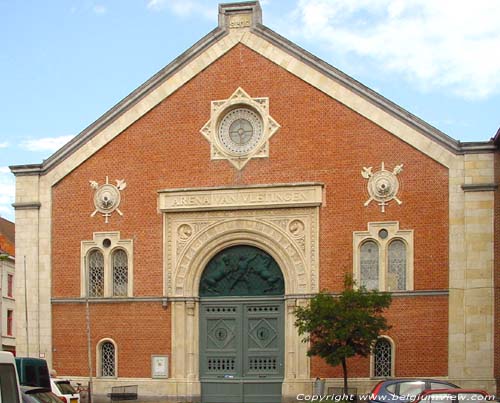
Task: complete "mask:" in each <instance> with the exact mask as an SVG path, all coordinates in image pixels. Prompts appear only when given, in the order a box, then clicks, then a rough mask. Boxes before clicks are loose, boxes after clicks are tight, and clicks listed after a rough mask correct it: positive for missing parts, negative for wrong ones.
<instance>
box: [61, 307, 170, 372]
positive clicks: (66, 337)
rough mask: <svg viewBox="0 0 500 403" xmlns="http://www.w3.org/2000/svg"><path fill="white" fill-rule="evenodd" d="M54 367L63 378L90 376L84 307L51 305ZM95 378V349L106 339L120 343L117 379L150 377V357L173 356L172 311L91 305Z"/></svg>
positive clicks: (167, 309)
mask: <svg viewBox="0 0 500 403" xmlns="http://www.w3.org/2000/svg"><path fill="white" fill-rule="evenodd" d="M52 315H53V318H54V321H53V329H52V331H53V340H54V344H53V349H54V356H53V357H54V360H53V368H54V369H55V370H56V371H57V373H58V374H60V375H62V374H65V375H82V376H85V375H88V359H87V334H86V319H85V305H84V304H54V305H52ZM90 318H91V330H92V331H91V345H92V362H93V364H92V365H93V370H94V375H95V371H96V367H95V365H96V364H95V361H96V350H95V349H96V346H97V344H98V343H99V341H101V340H102V339H104V338H110V339H113V340H114V341H115V342H116V344H117V356H118V376H120V377H142V378H148V377H150V376H151V354H160V355H161V354H169V353H170V342H171V340H170V329H169V324H170V318H171V317H170V308H163V307H162V306H161V303H147V302H135V303H99V304H90Z"/></svg>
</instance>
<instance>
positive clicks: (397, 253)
mask: <svg viewBox="0 0 500 403" xmlns="http://www.w3.org/2000/svg"><path fill="white" fill-rule="evenodd" d="M388 261H389V268H388V278H387V286H388V291H394V290H405V289H406V245H405V243H404V242H403V241H400V240H395V241H392V242H391V243H390V245H389V258H388Z"/></svg>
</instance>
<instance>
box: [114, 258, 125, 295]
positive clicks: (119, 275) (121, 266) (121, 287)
mask: <svg viewBox="0 0 500 403" xmlns="http://www.w3.org/2000/svg"><path fill="white" fill-rule="evenodd" d="M127 291H128V258H127V252H125V251H124V250H123V249H118V250H116V251H115V252H113V296H115V297H126V296H127Z"/></svg>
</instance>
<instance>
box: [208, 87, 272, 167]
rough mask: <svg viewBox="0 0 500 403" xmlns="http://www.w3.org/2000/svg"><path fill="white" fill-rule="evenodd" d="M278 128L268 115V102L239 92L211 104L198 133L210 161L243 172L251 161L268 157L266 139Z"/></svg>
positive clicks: (267, 142) (241, 90) (267, 99)
mask: <svg viewBox="0 0 500 403" xmlns="http://www.w3.org/2000/svg"><path fill="white" fill-rule="evenodd" d="M279 127H280V125H279V124H278V123H277V122H276V121H275V120H274V119H273V118H272V117H271V116H270V115H269V98H251V97H250V96H249V95H248V94H247V93H246V92H245V91H244V90H243V89H242V88H238V89H237V90H236V91H235V92H234V93H233V94H232V95H231V96H230V97H229V98H228V99H225V100H222V101H212V107H211V114H210V120H209V121H208V122H207V123H206V124H205V125H204V126H203V128H202V129H201V130H200V132H201V134H202V135H203V136H204V137H205V138H206V139H207V141H208V142H209V143H210V150H211V158H212V159H213V160H218V159H226V160H228V161H229V162H230V163H231V164H233V166H234V167H235V168H236V169H243V167H244V166H245V165H246V163H247V162H248V161H249V160H250V159H251V158H265V157H268V156H269V139H270V138H271V137H272V136H273V135H274V134H275V133H276V132H277V131H278V129H279Z"/></svg>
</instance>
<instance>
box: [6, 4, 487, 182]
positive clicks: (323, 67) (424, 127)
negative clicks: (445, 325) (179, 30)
mask: <svg viewBox="0 0 500 403" xmlns="http://www.w3.org/2000/svg"><path fill="white" fill-rule="evenodd" d="M241 15H251V22H250V23H249V24H248V26H245V28H244V31H245V32H251V33H252V34H254V35H255V36H256V37H258V38H260V39H262V40H263V41H265V42H267V43H268V44H270V45H272V46H273V47H275V48H277V49H279V50H280V51H282V52H284V54H286V55H287V56H288V57H290V58H291V59H295V60H296V61H299V62H300V63H304V64H305V65H307V66H308V67H310V68H311V69H314V70H315V71H317V72H318V73H320V74H322V75H323V76H325V77H327V78H328V79H331V80H332V81H334V82H336V83H338V84H339V85H340V86H342V87H344V88H345V89H346V90H348V91H351V92H353V93H355V94H357V95H358V96H359V97H361V98H363V99H364V100H366V101H367V102H369V103H370V104H372V105H373V106H375V107H376V108H379V109H380V110H382V111H384V112H386V113H387V114H389V115H391V116H392V117H394V118H395V119H397V120H399V121H401V122H402V123H404V124H405V125H407V126H408V127H411V128H412V129H414V130H415V131H417V132H418V133H420V134H421V135H423V136H425V137H427V138H428V139H430V140H431V141H432V142H434V143H435V144H436V145H439V146H441V147H443V148H444V149H446V150H448V151H449V152H451V153H453V154H465V153H478V152H481V153H484V152H493V151H494V150H495V149H496V145H495V144H494V142H493V140H490V141H485V142H460V141H457V140H455V139H453V138H451V137H449V136H448V135H446V134H445V133H443V132H441V131H440V130H438V129H436V128H435V127H433V126H431V125H430V124H428V123H426V122H425V121H423V120H422V119H420V118H418V117H417V116H415V115H413V114H411V113H410V112H408V111H406V110H405V109H403V108H401V107H400V106H398V105H396V104H395V103H393V102H391V101H389V100H388V99H386V98H385V97H383V96H382V95H380V94H378V93H377V92H375V91H373V90H371V89H370V88H368V87H366V86H364V85H363V84H361V83H360V82H358V81H356V80H355V79H353V78H352V77H350V76H348V75H347V74H345V73H343V72H342V71H340V70H338V69H336V68H335V67H333V66H331V65H330V64H328V63H326V62H325V61H323V60H321V59H319V58H318V57H316V56H314V55H312V54H311V53H309V52H307V51H306V50H304V49H302V48H301V47H299V46H297V45H296V44H294V43H292V42H290V41H289V40H287V39H286V38H284V37H282V36H281V35H279V34H277V33H276V32H274V31H272V30H271V29H269V28H267V27H266V26H264V25H262V13H261V9H260V5H259V2H258V1H250V2H243V3H228V4H221V5H219V26H218V27H217V28H215V29H214V30H213V31H211V32H210V33H209V34H207V35H206V36H205V37H203V38H202V39H201V40H199V41H198V42H196V43H195V44H194V45H193V46H192V47H191V48H189V49H188V50H187V51H185V52H184V53H183V54H181V55H180V56H179V57H177V58H176V59H174V60H173V61H172V62H171V63H170V64H168V65H167V66H166V67H164V68H163V69H162V70H160V71H159V72H158V73H156V74H155V75H154V76H153V77H151V78H150V79H149V80H148V81H146V82H145V83H144V84H142V85H141V86H140V87H139V88H137V89H136V90H135V91H133V92H132V93H131V94H129V95H128V96H127V97H126V98H124V99H123V100H122V101H120V102H119V103H118V104H117V105H116V106H114V107H113V108H111V109H110V110H109V111H108V112H106V113H105V114H104V115H103V116H101V117H100V118H99V119H97V120H96V121H95V122H94V123H92V124H91V125H90V126H89V127H87V128H86V129H85V130H83V131H82V132H81V133H80V134H79V135H77V136H76V137H75V138H73V139H72V140H71V141H69V142H68V143H67V144H66V145H65V146H63V147H62V148H61V149H59V150H58V151H56V152H55V153H54V154H53V155H52V156H50V157H49V158H48V159H46V160H45V161H43V162H42V163H41V164H30V165H16V166H11V167H10V168H11V170H12V172H13V173H14V174H15V175H43V174H46V173H47V172H49V171H50V170H51V169H52V168H54V167H55V166H57V165H58V164H60V163H61V162H62V161H64V160H66V159H67V158H68V157H70V156H71V155H72V154H73V153H75V152H76V151H77V150H78V149H80V148H81V147H82V146H83V145H85V144H86V143H87V142H89V141H90V140H91V139H92V138H94V137H95V136H96V135H98V134H99V133H100V132H102V131H103V130H104V129H106V128H107V127H108V126H110V125H111V124H112V123H113V122H115V121H117V119H119V118H120V117H122V116H123V115H124V114H125V113H126V112H127V111H129V110H130V109H131V108H133V107H134V106H136V105H137V104H138V103H140V102H141V101H142V100H143V99H145V98H146V97H147V96H149V95H150V94H152V93H153V92H154V91H155V90H157V89H158V88H159V87H160V86H162V85H164V84H165V83H166V82H167V81H168V80H172V81H173V80H175V76H176V74H178V73H182V70H183V69H184V68H185V67H186V66H187V65H188V64H190V63H191V62H193V60H195V59H197V58H199V57H202V56H203V54H204V52H206V51H207V50H209V49H210V48H211V47H213V46H214V45H216V44H217V43H218V42H223V40H224V39H225V38H226V36H228V35H229V34H230V33H231V30H232V28H233V27H231V26H230V24H232V21H233V20H232V18H234V17H235V16H241ZM233 31H234V29H233ZM241 38H242V39H240V41H242V42H243V39H244V35H242V36H241ZM249 41H250V42H251V40H249ZM227 50H229V48H228V49H225V50H222V51H221V52H220V54H219V56H217V57H216V58H215V60H216V59H217V58H218V57H220V55H222V54H223V53H224V52H225V51H227ZM205 59H207V58H205ZM213 61H214V60H211V61H210V62H209V63H208V64H207V66H208V65H209V64H210V63H212V62H213ZM205 67H206V66H205ZM166 96H168V95H166ZM160 101H161V100H160ZM147 111H148V110H146V111H144V113H147Z"/></svg>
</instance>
